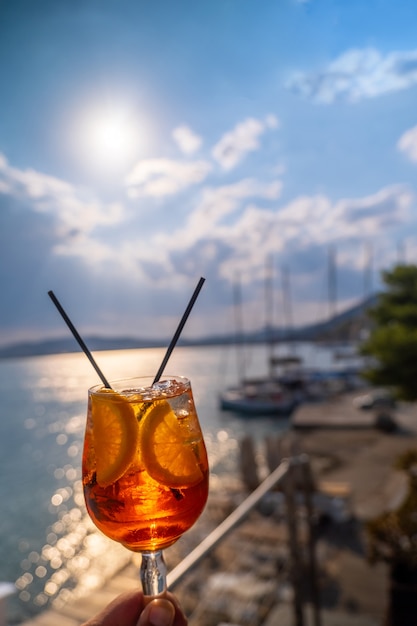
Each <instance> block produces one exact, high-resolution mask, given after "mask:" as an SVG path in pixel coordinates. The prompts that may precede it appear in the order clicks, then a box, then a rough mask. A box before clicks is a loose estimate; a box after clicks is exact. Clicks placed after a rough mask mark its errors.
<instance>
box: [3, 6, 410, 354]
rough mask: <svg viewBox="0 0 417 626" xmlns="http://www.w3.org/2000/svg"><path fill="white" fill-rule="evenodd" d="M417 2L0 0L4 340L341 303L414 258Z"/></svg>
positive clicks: (125, 330) (320, 310)
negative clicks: (331, 292) (286, 300)
mask: <svg viewBox="0 0 417 626" xmlns="http://www.w3.org/2000/svg"><path fill="white" fill-rule="evenodd" d="M416 23H417V4H416V3H415V2H414V0H403V1H402V2H401V3H398V2H394V1H388V0H368V1H367V2H363V0H349V2H347V1H344V0H309V1H304V2H302V1H296V0H275V1H272V0H265V1H263V2H254V1H248V0H222V1H220V0H211V1H210V2H206V3H204V2H199V3H198V2H191V1H185V0H177V1H172V0H171V1H162V0H161V1H159V0H155V2H144V1H142V0H117V1H116V0H112V1H111V0H72V1H71V2H69V1H64V0H60V1H58V2H57V1H56V0H38V1H37V2H36V3H35V2H32V1H30V0H0V84H1V98H0V241H1V247H0V250H1V252H0V254H1V258H0V260H1V264H0V288H1V293H2V299H1V305H0V344H7V343H10V342H12V341H18V340H26V339H35V340H36V339H41V338H43V337H50V336H57V335H62V334H64V333H65V332H66V331H65V328H64V327H63V323H62V320H60V319H59V318H58V315H57V313H56V311H55V310H54V308H53V305H52V303H51V302H50V301H49V298H48V297H47V295H46V294H47V291H48V290H49V289H53V290H54V291H55V293H56V295H57V296H58V297H59V298H60V300H61V301H62V303H63V305H64V306H65V308H66V309H67V311H68V313H69V314H70V316H71V317H72V319H73V321H74V323H75V324H76V325H77V327H79V330H80V331H81V332H82V333H86V334H87V333H92V332H94V333H102V334H106V335H127V334H133V335H140V336H147V337H156V336H164V337H165V336H168V335H170V334H172V332H173V330H174V329H175V327H176V324H177V321H178V319H179V317H180V316H181V314H182V311H183V309H184V308H185V305H186V303H187V301H188V298H189V297H190V295H191V293H192V291H193V289H194V286H195V285H196V283H197V281H198V279H199V277H200V276H204V277H205V278H206V284H205V286H204V289H203V291H202V292H201V295H200V297H199V300H198V302H197V304H196V306H195V309H194V311H193V315H192V317H191V318H190V320H189V322H188V324H187V327H186V330H185V331H184V332H185V333H186V334H187V335H188V336H189V337H192V336H200V335H207V334H211V333H216V334H218V333H225V332H227V331H229V330H232V329H233V311H232V309H233V306H232V299H233V296H232V294H233V286H234V284H236V282H237V281H238V280H239V282H241V284H242V293H243V298H244V301H245V307H244V320H245V321H244V323H245V327H246V328H247V329H250V328H255V327H259V326H260V325H262V324H263V322H264V320H265V307H264V304H263V303H264V283H265V277H266V274H267V271H268V270H267V269H266V268H267V267H268V264H269V263H270V260H271V259H272V264H273V268H274V276H273V284H274V288H275V292H276V293H275V299H274V302H275V304H274V307H275V312H274V321H275V322H276V323H277V324H280V323H282V322H283V313H282V308H283V307H282V293H281V277H282V272H283V270H284V269H286V270H287V271H288V272H289V275H290V284H291V298H292V309H293V314H294V323H295V324H301V323H305V322H311V321H317V320H318V319H319V318H323V317H326V315H327V314H328V311H329V306H328V292H327V267H328V258H329V254H330V253H329V251H330V250H331V251H332V254H333V256H334V259H335V262H336V265H337V308H338V309H339V310H342V309H343V308H344V307H346V306H349V305H351V304H353V303H355V302H357V301H358V299H360V298H361V297H362V296H363V295H364V293H365V285H368V286H369V281H366V280H365V278H364V277H365V276H367V274H366V268H367V267H368V268H369V267H371V268H372V281H371V283H372V287H373V288H374V289H376V288H378V286H379V285H380V278H379V277H380V272H381V270H382V269H384V268H388V267H390V266H392V265H393V264H394V263H396V262H397V261H398V260H402V261H407V262H417V229H416V223H417V211H416V199H415V194H416V174H417V106H416V105H417V33H416V29H415V25H416Z"/></svg>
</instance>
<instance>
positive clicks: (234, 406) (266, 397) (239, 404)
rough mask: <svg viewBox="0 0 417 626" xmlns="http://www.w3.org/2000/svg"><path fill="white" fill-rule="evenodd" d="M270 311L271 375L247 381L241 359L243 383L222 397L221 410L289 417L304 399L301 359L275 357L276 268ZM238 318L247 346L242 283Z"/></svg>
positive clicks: (239, 331) (269, 274)
mask: <svg viewBox="0 0 417 626" xmlns="http://www.w3.org/2000/svg"><path fill="white" fill-rule="evenodd" d="M265 291H266V309H267V315H268V320H267V324H266V328H267V329H269V340H268V342H267V345H268V347H269V359H268V361H269V373H268V375H267V376H266V377H263V378H247V377H246V376H245V372H244V364H243V363H242V357H241V353H240V358H239V359H238V366H239V382H238V384H237V385H235V386H233V387H230V388H228V389H226V390H224V391H223V392H221V393H220V395H219V402H220V408H221V409H222V410H225V411H233V412H235V413H239V414H241V415H246V416H261V415H274V416H277V417H278V416H280V417H284V416H289V415H290V414H291V413H292V411H293V410H294V409H295V407H296V406H297V405H298V404H299V402H300V400H301V389H300V379H299V376H298V375H296V372H297V368H298V367H299V365H300V359H299V358H298V357H296V356H295V355H285V356H276V355H275V354H274V344H275V338H274V332H273V329H272V324H271V318H272V308H273V307H272V293H273V290H272V268H270V269H269V271H267V280H266V290H265ZM234 305H235V316H236V322H237V324H236V325H237V337H236V344H237V345H240V346H242V345H243V329H242V315H241V310H242V302H241V291H240V283H237V285H236V287H235V302H234Z"/></svg>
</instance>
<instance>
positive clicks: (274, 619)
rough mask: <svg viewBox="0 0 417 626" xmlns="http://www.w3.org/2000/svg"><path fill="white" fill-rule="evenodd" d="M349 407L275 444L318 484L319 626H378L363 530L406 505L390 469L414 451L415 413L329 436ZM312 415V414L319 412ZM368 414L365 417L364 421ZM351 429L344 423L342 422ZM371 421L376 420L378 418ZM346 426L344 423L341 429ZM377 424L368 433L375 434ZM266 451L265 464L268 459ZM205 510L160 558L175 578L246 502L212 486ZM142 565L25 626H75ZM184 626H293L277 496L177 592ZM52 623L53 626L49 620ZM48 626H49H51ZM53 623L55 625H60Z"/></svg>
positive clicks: (380, 568) (375, 573) (398, 413)
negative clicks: (385, 426) (386, 425)
mask: <svg viewBox="0 0 417 626" xmlns="http://www.w3.org/2000/svg"><path fill="white" fill-rule="evenodd" d="M351 401H352V398H351V397H346V396H343V397H341V398H339V402H335V401H332V402H330V403H328V404H326V403H322V404H321V407H320V411H321V413H322V414H323V415H324V414H326V419H327V420H328V427H321V428H314V429H302V430H291V431H289V432H287V433H285V434H284V435H282V437H281V439H280V440H279V441H274V442H273V443H272V447H276V448H277V450H279V454H277V456H279V455H283V456H287V455H289V454H294V453H296V454H300V453H306V454H307V455H308V456H309V459H310V462H311V467H312V471H313V476H314V482H315V505H316V514H317V522H318V523H317V525H316V526H315V531H316V550H315V554H316V559H315V564H316V571H317V580H316V582H317V584H318V586H319V595H320V616H321V624H322V625H323V626H350V624H352V626H353V625H355V626H380V625H382V624H383V618H384V612H385V609H386V600H387V584H388V579H387V569H386V566H385V565H384V564H381V563H379V564H376V565H371V564H370V562H369V560H368V554H367V538H366V534H365V530H364V523H365V522H366V520H368V519H370V518H372V517H373V516H375V515H377V514H378V513H380V512H381V511H383V510H386V509H388V508H392V507H395V506H396V505H397V504H398V503H399V501H400V500H401V498H402V497H403V495H404V489H405V483H404V479H403V476H402V474H400V473H398V472H396V471H395V470H394V469H393V463H394V461H395V459H396V458H397V457H398V455H399V454H400V453H402V452H404V451H405V450H408V449H411V448H416V447H417V409H416V407H415V406H414V405H401V406H399V407H397V408H396V409H395V412H394V414H393V417H394V419H395V423H396V426H397V429H396V430H395V431H394V432H391V433H387V432H384V431H383V430H380V429H378V428H376V427H375V424H376V422H373V421H372V420H370V422H369V423H368V424H367V425H366V427H363V428H349V427H348V426H344V427H338V428H332V425H331V417H332V415H335V416H337V419H338V420H339V422H340V421H342V422H343V420H341V417H343V416H341V415H340V412H341V411H342V412H343V407H349V410H350V403H351ZM316 409H317V407H315V409H314V410H316ZM369 416H370V414H369V413H368V414H367V419H369ZM345 417H346V419H347V416H345ZM375 417H376V416H375ZM345 421H346V420H345ZM373 424H374V425H373ZM270 449H271V441H270V442H269V444H268V445H266V443H265V442H257V444H256V448H255V457H254V459H255V462H256V463H255V464H256V469H257V471H258V473H259V476H260V478H262V477H263V476H264V475H265V473H266V472H267V465H268V456H269V457H270ZM268 450H269V455H268V454H267V452H268ZM212 486H213V489H212V492H211V495H210V498H209V502H208V505H207V507H206V510H205V512H204V514H203V516H202V518H201V519H200V521H199V522H198V523H197V525H196V526H195V527H194V529H192V530H191V531H190V532H189V533H187V534H186V535H185V536H184V537H183V538H182V539H181V540H180V541H179V542H178V543H177V544H176V545H174V546H173V547H172V548H170V549H168V550H167V551H166V555H165V558H166V561H167V565H168V569H169V570H171V569H172V568H173V567H174V566H175V565H176V564H177V563H178V562H179V561H180V560H181V559H182V558H183V557H184V556H185V555H186V554H188V553H189V552H190V550H191V549H192V548H193V547H195V546H196V545H198V544H199V542H200V541H201V540H202V539H203V538H204V537H205V536H207V534H208V533H210V532H211V531H212V530H213V529H214V528H216V527H217V526H218V524H219V523H220V522H221V521H222V520H223V519H225V517H227V515H229V514H230V513H231V512H232V511H233V510H234V509H235V508H236V506H238V504H239V503H240V502H242V501H243V499H244V498H245V497H246V496H247V495H248V490H247V487H246V486H245V483H244V481H243V480H242V476H241V475H240V474H239V473H237V474H236V476H234V477H230V478H228V479H227V480H226V479H224V480H222V481H219V480H216V479H215V480H214V481H213V485H212ZM299 504H300V506H298V507H297V511H298V513H297V516H298V518H297V519H298V523H299V542H300V545H301V556H302V562H301V564H300V567H301V568H302V572H301V575H300V576H299V578H300V579H301V583H302V587H303V588H302V590H301V593H302V597H303V599H304V601H305V604H304V608H303V614H304V616H305V621H304V625H305V626H309V625H310V624H313V621H312V620H313V618H312V610H313V609H312V597H311V592H310V589H309V572H308V567H307V566H306V564H305V562H304V561H305V560H306V559H304V557H305V556H306V550H307V545H308V543H307V539H308V533H309V524H308V522H309V520H308V519H306V513H305V509H304V507H303V501H302V498H301V496H300V497H299ZM138 565H139V563H138V558H137V557H134V558H133V559H132V562H131V563H130V564H129V566H128V567H127V568H125V569H124V570H123V571H122V572H120V575H119V576H118V577H115V578H114V579H113V580H112V581H109V583H108V585H107V586H106V588H105V589H100V590H98V591H97V593H96V594H92V596H91V597H89V598H85V599H83V600H81V601H79V602H77V603H76V606H74V605H72V606H64V607H58V608H55V609H54V610H53V611H52V613H51V612H48V611H47V612H46V613H45V614H44V615H43V616H42V615H41V616H38V617H37V618H36V619H34V620H32V621H31V622H30V623H27V624H26V626H29V624H30V626H48V625H51V624H52V623H58V622H59V623H61V624H65V626H78V625H79V624H81V623H82V622H83V621H84V620H85V619H87V617H89V616H91V615H92V614H94V612H96V611H97V610H98V608H99V607H100V605H103V603H105V602H106V601H108V600H109V599H110V598H111V597H112V596H113V597H114V595H116V594H117V593H118V592H120V591H121V590H122V589H125V588H132V587H135V586H136V585H137V584H138V583H137V580H138ZM174 592H175V593H176V594H177V595H178V597H179V598H180V601H181V603H182V605H183V607H184V609H185V611H186V613H187V615H188V616H189V625H190V626H220V625H221V626H226V625H227V626H292V625H293V624H294V623H295V622H294V604H293V598H294V593H293V587H292V583H291V558H290V552H289V527H288V524H287V515H286V506H285V498H284V495H283V493H282V491H279V490H277V491H274V492H272V493H271V494H270V495H268V497H266V498H265V499H264V500H263V501H262V504H261V505H260V506H258V507H256V509H254V510H253V511H252V512H251V513H250V514H249V516H248V517H247V518H246V520H245V521H244V522H243V523H242V524H241V525H240V526H239V527H238V528H237V529H235V530H234V531H233V532H232V533H230V535H228V536H227V537H226V539H225V540H224V541H223V542H222V543H220V544H219V545H218V546H217V548H215V549H214V550H213V552H212V553H210V554H209V555H208V556H207V557H205V558H204V559H203V561H202V562H201V563H200V564H199V565H198V566H197V567H196V568H194V569H193V570H192V571H190V572H189V574H188V575H187V576H186V577H185V578H184V579H183V580H182V581H181V582H180V583H179V584H178V585H177V586H176V587H175V589H174ZM48 613H49V617H48V615H47V614H48ZM51 620H52V621H51ZM57 620H58V621H57Z"/></svg>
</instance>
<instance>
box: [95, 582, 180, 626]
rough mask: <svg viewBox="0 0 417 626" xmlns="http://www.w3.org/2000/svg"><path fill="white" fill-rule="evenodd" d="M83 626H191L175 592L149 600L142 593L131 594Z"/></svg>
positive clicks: (121, 597)
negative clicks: (188, 625) (188, 624)
mask: <svg viewBox="0 0 417 626" xmlns="http://www.w3.org/2000/svg"><path fill="white" fill-rule="evenodd" d="M83 626H187V618H186V617H185V615H184V613H183V612H182V610H181V608H180V606H179V604H178V600H177V599H176V598H175V596H174V595H173V594H172V593H169V592H166V593H164V594H162V595H161V596H158V597H157V598H145V597H144V595H143V593H142V592H141V591H128V592H126V593H122V594H121V595H120V596H118V597H117V598H116V599H115V600H113V602H110V604H109V605H107V606H106V608H105V609H103V610H102V611H101V612H100V613H98V615H96V616H95V617H92V618H91V619H89V620H88V622H85V623H84V624H83Z"/></svg>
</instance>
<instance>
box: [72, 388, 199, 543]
mask: <svg viewBox="0 0 417 626" xmlns="http://www.w3.org/2000/svg"><path fill="white" fill-rule="evenodd" d="M83 486H84V496H85V502H86V505H87V510H88V513H89V515H90V517H91V519H92V520H93V522H94V524H95V525H96V526H97V527H98V528H99V529H100V530H101V531H102V532H103V533H104V534H105V535H107V536H108V537H110V538H111V539H114V540H115V541H119V542H120V543H122V544H123V545H124V546H126V547H127V548H129V549H130V550H134V551H136V552H144V551H154V550H160V549H162V548H166V547H168V546H170V545H171V544H173V543H174V542H175V541H176V540H177V539H179V537H180V536H181V535H182V534H183V533H184V532H185V531H187V530H188V529H189V528H190V527H191V526H192V525H193V524H194V522H195V521H196V520H197V519H198V517H199V516H200V514H201V512H202V510H203V508H204V506H205V503H206V500H207V495H208V461H207V452H206V448H205V445H204V440H203V435H202V432H201V428H200V424H199V421H198V417H197V413H196V410H195V406H194V400H193V395H192V390H191V385H190V382H189V381H188V380H187V379H185V378H181V377H164V378H162V379H161V381H160V382H158V383H156V384H155V385H153V386H152V379H151V378H149V379H146V378H143V379H131V380H126V381H119V382H118V383H113V384H112V389H106V388H105V387H102V386H97V387H93V388H92V389H90V391H89V399H88V415H87V427H86V434H85V440H84V451H83Z"/></svg>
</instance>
